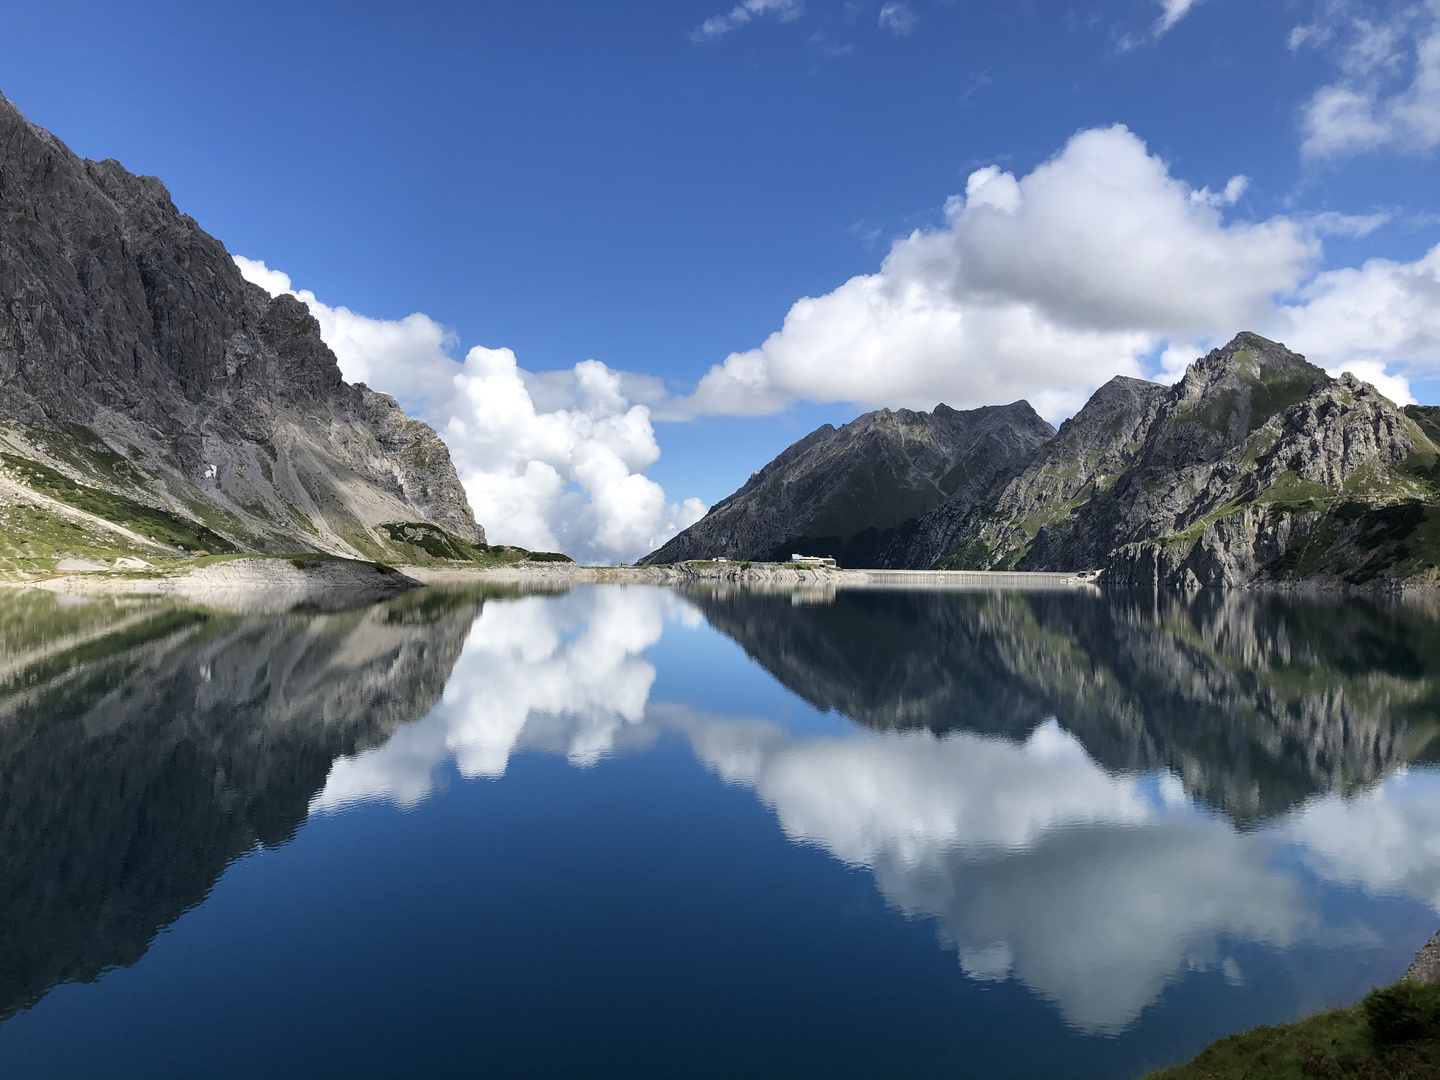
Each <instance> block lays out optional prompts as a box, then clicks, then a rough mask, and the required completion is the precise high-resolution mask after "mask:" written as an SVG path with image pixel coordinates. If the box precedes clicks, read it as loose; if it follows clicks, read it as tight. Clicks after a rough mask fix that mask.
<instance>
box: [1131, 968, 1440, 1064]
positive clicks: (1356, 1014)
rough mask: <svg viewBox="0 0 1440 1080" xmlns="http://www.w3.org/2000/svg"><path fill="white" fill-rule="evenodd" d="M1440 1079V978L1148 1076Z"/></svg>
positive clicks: (1236, 1039)
mask: <svg viewBox="0 0 1440 1080" xmlns="http://www.w3.org/2000/svg"><path fill="white" fill-rule="evenodd" d="M1261 1077H1264V1078H1265V1080H1332V1078H1333V1080H1347V1078H1350V1077H1354V1078H1356V1080H1440V983H1416V982H1411V981H1407V980H1402V981H1401V982H1398V983H1396V984H1395V985H1394V986H1388V987H1385V988H1384V989H1380V990H1372V991H1371V992H1370V993H1369V994H1368V995H1366V997H1365V1000H1364V1001H1362V1002H1361V1003H1360V1004H1359V1005H1356V1006H1354V1007H1353V1008H1349V1009H1336V1010H1334V1011H1331V1012H1324V1013H1320V1014H1319V1015H1317V1016H1312V1017H1310V1018H1309V1019H1307V1020H1301V1021H1299V1022H1298V1023H1295V1024H1284V1025H1281V1026H1279V1027H1258V1028H1255V1029H1254V1030H1253V1031H1247V1032H1245V1033H1243V1034H1240V1035H1231V1036H1230V1037H1229V1038H1228V1039H1221V1040H1219V1041H1218V1042H1215V1043H1212V1044H1211V1045H1210V1046H1208V1047H1206V1048H1205V1049H1204V1050H1203V1051H1202V1052H1201V1053H1200V1055H1199V1056H1198V1057H1196V1058H1195V1060H1194V1061H1192V1062H1190V1063H1189V1064H1188V1065H1179V1066H1176V1067H1175V1068H1173V1069H1164V1070H1161V1071H1160V1072H1154V1073H1151V1074H1150V1075H1149V1077H1147V1078H1146V1080H1245V1078H1251V1080H1259V1078H1261Z"/></svg>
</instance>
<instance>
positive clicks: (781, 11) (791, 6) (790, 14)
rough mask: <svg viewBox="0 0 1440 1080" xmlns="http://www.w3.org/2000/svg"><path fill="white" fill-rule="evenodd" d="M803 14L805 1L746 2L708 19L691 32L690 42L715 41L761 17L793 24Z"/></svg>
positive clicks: (758, 0) (745, 0)
mask: <svg viewBox="0 0 1440 1080" xmlns="http://www.w3.org/2000/svg"><path fill="white" fill-rule="evenodd" d="M803 14H805V5H804V3H803V0H744V2H743V3H740V4H736V5H735V6H734V7H733V8H731V9H730V10H729V11H727V12H726V13H725V14H724V15H715V16H712V17H711V18H708V19H706V20H705V21H704V22H703V23H701V24H700V25H699V26H697V27H696V28H695V29H694V30H692V31H691V32H690V40H691V41H694V42H696V43H697V44H698V43H699V42H702V41H715V40H716V39H718V38H722V37H724V36H725V35H726V34H728V33H730V31H732V30H738V29H739V28H740V27H742V26H744V25H745V24H746V23H748V22H750V21H751V20H752V19H754V18H756V17H758V16H761V15H770V16H773V17H774V18H775V19H777V20H778V21H780V22H793V21H794V20H795V19H798V18H799V17H800V16H801V15H803Z"/></svg>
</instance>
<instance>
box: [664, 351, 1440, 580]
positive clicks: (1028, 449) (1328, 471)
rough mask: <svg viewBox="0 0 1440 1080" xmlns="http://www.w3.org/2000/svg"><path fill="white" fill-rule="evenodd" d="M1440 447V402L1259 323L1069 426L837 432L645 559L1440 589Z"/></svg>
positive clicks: (1019, 418) (1028, 419) (1008, 414)
mask: <svg viewBox="0 0 1440 1080" xmlns="http://www.w3.org/2000/svg"><path fill="white" fill-rule="evenodd" d="M1437 443H1440V408H1436V407H1421V406H1414V405H1412V406H1409V407H1407V408H1405V409H1403V410H1402V409H1401V408H1400V407H1399V406H1397V405H1395V404H1394V403H1393V402H1391V401H1390V400H1389V399H1387V398H1386V397H1384V396H1383V395H1382V394H1381V393H1380V392H1379V391H1377V390H1376V389H1375V388H1374V387H1373V386H1371V385H1369V384H1368V383H1364V382H1361V381H1360V380H1359V379H1356V378H1355V377H1354V376H1352V375H1349V374H1346V375H1342V376H1340V377H1339V378H1332V377H1331V376H1329V375H1327V374H1326V373H1325V372H1324V371H1322V370H1321V369H1320V368H1317V367H1315V366H1314V365H1312V364H1310V363H1307V362H1306V360H1305V358H1304V357H1303V356H1300V355H1298V354H1297V353H1293V352H1290V351H1289V350H1288V349H1286V348H1285V347H1284V346H1283V345H1280V344H1277V343H1276V342H1273V341H1269V340H1267V339H1265V338H1263V337H1260V336H1259V335H1257V334H1251V333H1242V334H1239V335H1237V336H1236V337H1235V339H1234V340H1233V341H1231V342H1230V343H1229V344H1228V345H1226V346H1225V347H1224V348H1223V349H1216V350H1214V351H1213V352H1211V353H1210V354H1209V355H1207V356H1205V357H1202V358H1201V359H1199V360H1196V361H1195V362H1194V363H1193V364H1191V365H1190V366H1189V368H1188V369H1187V370H1186V372H1185V375H1184V377H1183V378H1182V379H1181V380H1180V381H1179V382H1178V383H1176V384H1175V385H1174V386H1168V387H1167V386H1162V385H1160V384H1158V383H1151V382H1145V381H1143V380H1139V379H1128V378H1115V379H1112V380H1111V381H1110V382H1108V383H1106V384H1105V385H1104V386H1102V387H1101V388H1100V389H1099V390H1097V391H1096V392H1095V395H1094V396H1093V397H1092V398H1091V399H1090V400H1089V401H1088V402H1087V403H1086V405H1085V407H1084V408H1082V409H1081V410H1080V411H1079V412H1078V413H1076V415H1075V416H1074V417H1072V418H1071V419H1069V420H1067V421H1065V423H1064V424H1062V425H1061V426H1060V430H1059V431H1058V432H1056V431H1054V430H1053V429H1052V428H1051V427H1050V426H1049V425H1048V424H1046V423H1045V422H1044V421H1043V420H1041V419H1040V417H1038V416H1037V415H1036V414H1035V411H1034V410H1033V409H1032V408H1030V406H1029V404H1028V403H1026V402H1023V401H1021V402H1016V403H1015V404H1013V405H1008V406H1004V407H1000V408H984V409H974V410H970V411H968V412H959V411H956V410H954V409H950V408H948V407H946V406H944V405H941V406H938V407H937V408H936V409H935V411H934V412H933V413H929V414H926V413H917V412H910V411H909V410H900V411H898V412H891V411H890V410H888V409H885V410H881V411H879V412H873V413H867V414H866V415H864V416H861V417H860V418H859V419H857V420H855V421H853V422H851V423H849V424H846V425H845V426H844V427H842V428H840V429H839V430H836V429H835V428H832V427H830V426H829V425H826V426H825V427H822V428H820V429H819V430H817V431H814V432H812V433H811V434H810V435H808V436H806V437H805V438H804V439H801V440H800V441H799V442H797V443H795V444H794V445H793V446H791V447H790V448H789V449H788V450H786V451H785V452H784V453H783V454H781V455H780V456H779V457H777V458H776V459H775V460H774V461H772V462H771V463H770V464H769V465H767V466H765V468H763V469H761V470H760V471H759V472H757V473H755V475H754V476H752V477H751V478H750V480H749V482H748V483H746V484H745V486H744V487H742V488H741V489H740V490H739V491H737V492H736V493H735V494H733V495H731V496H730V497H729V498H727V499H724V500H722V501H721V502H720V503H717V504H716V506H715V507H714V508H713V509H712V510H711V511H710V513H709V514H707V515H706V516H705V517H704V518H703V519H701V520H700V521H699V522H697V523H696V524H695V525H692V526H691V527H690V528H689V529H687V530H686V531H685V532H683V533H681V534H680V535H679V536H677V537H675V539H673V540H671V541H670V542H669V543H668V544H666V545H665V546H664V547H662V548H660V549H659V550H657V551H655V552H652V553H651V554H650V555H648V556H646V558H645V559H644V560H643V561H644V562H646V563H651V564H654V563H672V562H678V561H681V560H689V559H700V558H716V557H725V558H730V559H740V560H747V559H748V560H757V561H758V560H774V559H784V558H788V557H789V555H790V554H791V553H799V554H807V555H828V556H832V557H834V558H836V559H838V560H839V561H840V562H841V564H842V565H849V566H857V567H890V568H904V567H908V568H941V569H977V570H979V569H1022V570H1090V569H1104V570H1105V571H1106V572H1107V577H1108V579H1109V580H1111V581H1118V582H1121V583H1130V584H1145V585H1154V584H1168V585H1182V586H1189V587H1197V586H1203V585H1223V586H1237V585H1247V584H1250V583H1252V582H1256V581H1262V580H1270V581H1281V582H1283V581H1296V580H1334V581H1343V582H1348V583H1353V584H1365V583H1374V582H1385V581H1407V582H1412V583H1422V584H1440V570H1437V566H1440V505H1437V504H1440V446H1437Z"/></svg>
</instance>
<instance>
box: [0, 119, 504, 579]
mask: <svg viewBox="0 0 1440 1080" xmlns="http://www.w3.org/2000/svg"><path fill="white" fill-rule="evenodd" d="M422 533H423V534H424V536H425V538H426V543H422V544H418V545H417V544H416V543H415V542H413V538H414V537H416V536H419V535H420V534H422ZM484 542H485V536H484V531H483V530H482V529H481V528H480V527H479V526H478V525H477V524H476V523H475V519H474V515H473V514H472V512H471V510H470V506H469V503H468V502H467V500H466V497H465V492H464V489H463V488H462V487H461V486H460V482H459V478H458V477H457V475H456V472H455V467H454V465H453V464H452V462H451V460H450V454H449V451H448V450H447V449H446V447H445V444H444V443H443V442H442V441H441V440H440V438H439V436H437V435H436V433H435V432H434V431H433V430H431V429H430V428H429V427H428V426H427V425H425V424H423V423H420V422H418V421H415V420H411V419H409V418H407V417H406V416H405V414H404V413H403V411H402V410H401V409H400V407H399V405H398V404H397V403H396V402H395V400H394V399H393V398H391V397H388V396H386V395H384V394H379V393H376V392H374V391H372V390H370V389H369V388H368V387H366V386H364V385H363V384H359V385H350V384H347V383H346V382H345V381H344V380H343V378H342V377H341V374H340V369H339V366H338V364H337V362H336V359H335V356H334V354H333V353H332V352H331V351H330V350H329V348H328V347H327V346H326V345H325V343H324V342H323V341H322V340H321V338H320V328H319V324H318V323H317V322H316V321H315V319H314V318H313V317H312V316H311V315H310V313H309V310H308V309H307V308H306V307H305V305H304V304H302V303H301V302H299V301H298V300H295V299H293V298H292V297H288V296H282V297H279V298H278V299H273V300H272V299H271V298H270V297H269V296H268V295H267V294H266V293H265V292H264V291H263V290H261V289H260V288H258V287H257V286H255V285H252V284H250V283H248V282H246V281H245V280H244V279H243V278H242V277H241V276H240V272H239V270H238V269H237V268H236V266H235V264H234V262H233V261H232V259H231V258H230V256H229V254H228V253H227V252H226V251H225V248H224V246H223V245H222V244H221V243H220V242H219V241H218V240H216V239H215V238H214V237H212V236H209V235H208V234H207V233H205V232H204V231H203V230H202V229H201V228H200V227H199V226H198V225H197V224H196V223H195V222H194V221H193V220H192V219H191V218H189V217H187V216H186V215H184V214H181V213H180V212H179V211H178V210H177V209H176V207H175V205H174V204H173V203H172V202H171V200H170V196H169V194H168V193H167V191H166V190H165V187H164V185H163V184H161V182H160V181H159V180H157V179H155V178H154V177H141V176H135V175H133V174H131V173H129V172H127V171H126V170H125V169H124V168H123V167H122V166H121V165H120V164H119V163H118V162H116V161H102V162H95V161H86V160H82V159H81V158H79V157H77V156H76V155H75V154H73V153H71V152H70V150H69V149H67V148H66V147H65V145H64V144H63V143H61V142H60V141H59V140H58V139H56V138H55V137H54V136H52V135H51V134H50V133H49V132H46V131H44V130H42V129H40V128H38V127H36V126H35V125H33V124H31V123H29V121H27V120H26V119H25V118H24V117H23V116H22V115H21V114H20V113H19V112H18V111H17V110H16V109H15V107H14V106H13V105H12V104H11V103H10V102H9V101H7V100H5V99H4V98H3V97H0V563H4V564H5V567H3V568H9V569H17V568H18V569H24V568H26V567H43V566H44V564H45V563H46V562H47V561H49V562H53V561H54V560H55V559H57V558H60V557H63V556H66V555H72V556H80V557H92V558H94V557H99V558H111V557H119V556H121V555H129V556H139V557H141V558H152V557H156V556H160V557H165V556H175V555H179V554H184V553H194V552H197V551H206V552H212V553H220V552H232V551H255V552H304V551H315V552H326V553H330V554H334V555H342V556H348V557H360V558H369V559H396V560H409V559H413V558H421V559H424V558H427V557H429V555H428V554H427V553H428V552H429V550H430V549H432V548H434V549H442V548H443V549H446V550H447V551H449V550H460V549H462V548H463V549H464V550H466V551H467V552H469V551H471V550H474V549H477V548H479V547H480V546H482V545H484Z"/></svg>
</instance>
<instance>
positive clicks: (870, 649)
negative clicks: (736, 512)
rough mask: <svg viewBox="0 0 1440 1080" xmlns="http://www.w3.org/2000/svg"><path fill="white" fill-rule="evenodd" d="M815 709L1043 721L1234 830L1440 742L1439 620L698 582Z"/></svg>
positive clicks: (1177, 600) (956, 723)
mask: <svg viewBox="0 0 1440 1080" xmlns="http://www.w3.org/2000/svg"><path fill="white" fill-rule="evenodd" d="M692 599H693V600H694V601H695V602H696V603H697V604H698V605H699V606H700V607H701V609H702V610H703V611H704V612H705V614H706V616H707V618H708V619H709V620H710V622H711V623H712V624H713V625H714V626H715V627H716V628H718V629H719V630H721V631H722V632H724V633H725V634H728V635H729V636H730V637H732V638H734V639H735V641H736V642H738V643H739V644H740V645H741V647H743V648H744V649H745V651H746V652H747V653H748V654H749V655H750V656H751V657H752V658H753V659H754V660H755V661H757V662H758V663H760V664H761V665H763V666H764V667H765V668H766V669H767V670H768V671H770V672H771V674H773V675H774V676H775V677H776V678H777V679H778V680H779V681H780V682H781V683H782V684H784V685H785V686H786V687H787V688H789V689H790V690H792V691H793V692H795V693H796V694H798V695H799V696H800V697H802V698H804V699H805V700H806V701H808V702H809V703H810V704H812V705H813V706H815V707H816V708H818V709H825V710H834V711H836V712H838V713H841V714H843V715H845V716H848V717H851V718H852V719H854V720H856V721H858V722H859V723H861V724H864V725H866V726H868V727H872V728H879V729H905V728H928V729H929V730H931V731H933V732H935V733H937V734H943V733H945V732H948V731H956V730H965V731H971V732H976V733H981V734H989V735H997V736H1004V737H1007V738H1011V739H1021V738H1024V737H1025V736H1027V735H1028V734H1029V733H1030V732H1031V731H1032V730H1033V729H1034V728H1035V727H1036V725H1038V724H1040V723H1041V722H1043V721H1044V720H1047V719H1048V718H1050V717H1052V716H1053V717H1055V718H1056V719H1057V720H1058V721H1059V722H1060V723H1061V724H1062V725H1063V726H1064V727H1065V728H1067V729H1068V730H1069V731H1071V732H1072V733H1073V734H1074V735H1075V736H1076V737H1077V738H1079V739H1080V741H1081V742H1082V743H1083V744H1084V746H1085V748H1086V750H1087V751H1088V752H1089V753H1090V755H1091V756H1092V757H1094V758H1095V760H1096V761H1098V762H1100V763H1101V764H1102V765H1104V766H1106V767H1107V768H1110V769H1113V770H1146V769H1154V768H1157V767H1164V768H1168V769H1171V770H1173V771H1174V772H1175V773H1176V774H1177V775H1178V776H1179V777H1180V778H1181V779H1182V781H1183V782H1184V785H1185V788H1186V790H1187V791H1188V792H1189V793H1190V794H1191V795H1192V796H1195V797H1198V798H1200V799H1203V800H1204V801H1205V802H1207V803H1208V804H1210V805H1211V806H1213V807H1215V808H1217V809H1219V810H1221V811H1223V812H1224V813H1225V814H1227V815H1228V816H1229V817H1230V818H1232V819H1233V820H1234V821H1236V822H1237V823H1239V824H1241V825H1245V824H1249V823H1253V822H1257V821H1260V820H1262V819H1265V818H1268V817H1271V816H1273V815H1275V814H1279V813H1281V812H1283V811H1285V810H1287V809H1289V808H1290V807H1292V806H1294V805H1296V804H1297V803H1299V802H1301V801H1303V800H1304V799H1306V798H1308V797H1309V796H1311V795H1313V794H1316V793H1318V792H1324V791H1337V790H1338V791H1341V792H1344V791H1349V790H1353V789H1355V788H1357V787H1360V786H1363V785H1366V784H1369V783H1372V782H1373V781H1375V780H1378V779H1380V778H1381V777H1383V776H1384V775H1386V774H1387V773H1389V772H1391V771H1392V770H1394V769H1396V768H1399V767H1400V766H1403V765H1405V764H1407V763H1410V762H1414V761H1417V760H1421V759H1424V758H1428V757H1432V756H1434V754H1435V751H1436V748H1437V745H1440V738H1437V735H1440V617H1437V613H1436V612H1435V611H1434V610H1433V609H1432V608H1431V607H1427V606H1425V605H1423V604H1417V603H1402V602H1399V601H1387V600H1379V599H1354V598H1347V599H1341V598H1304V599H1300V598H1293V597H1286V596H1280V595H1275V594H1258V593H1250V592H1242V591H1233V590H1232V591H1223V592H1222V591H1205V592H1202V593H1200V594H1198V595H1197V596H1196V597H1195V598H1194V599H1188V600H1187V599H1186V598H1185V597H1184V596H1183V595H1181V594H1178V593H1174V594H1163V593H1162V594H1158V595H1157V594H1155V593H1150V592H1146V593H1143V594H1125V593H1119V594H1115V593H1112V594H1108V595H1103V596H1102V595H1098V594H1084V593H1022V592H993V593H983V592H968V593H967V592H948V593H946V592H919V591H916V592H889V591H862V590H854V591H848V590H842V591H840V592H838V593H837V594H835V596H834V599H833V602H830V603H826V604H812V603H805V604H797V603H794V602H792V598H791V597H789V596H786V595H783V594H782V595H760V594H749V593H731V594H729V595H721V594H718V593H708V594H707V593H696V594H695V595H694V596H693V597H692Z"/></svg>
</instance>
